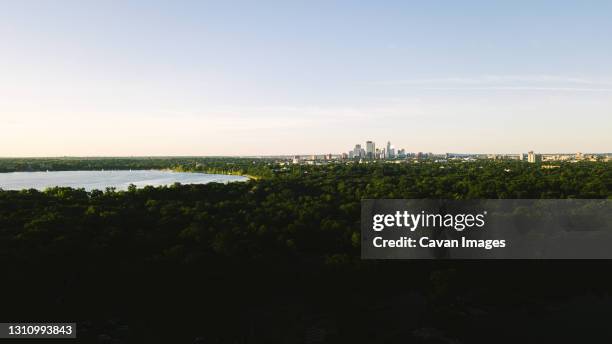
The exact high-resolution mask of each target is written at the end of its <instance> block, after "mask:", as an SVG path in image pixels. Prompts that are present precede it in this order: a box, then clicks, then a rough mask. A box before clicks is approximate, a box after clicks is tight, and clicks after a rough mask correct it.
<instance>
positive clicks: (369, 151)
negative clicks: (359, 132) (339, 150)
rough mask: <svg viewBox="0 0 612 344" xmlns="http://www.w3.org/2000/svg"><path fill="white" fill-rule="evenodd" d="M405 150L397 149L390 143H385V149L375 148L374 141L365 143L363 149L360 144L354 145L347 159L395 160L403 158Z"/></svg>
mask: <svg viewBox="0 0 612 344" xmlns="http://www.w3.org/2000/svg"><path fill="white" fill-rule="evenodd" d="M405 157H406V150H405V149H398V150H396V149H395V147H393V146H392V145H391V142H389V141H388V142H387V147H386V148H376V143H374V141H366V144H365V149H364V148H363V147H361V145H360V144H356V145H355V148H353V150H351V151H349V153H348V158H349V159H369V160H375V159H395V158H405Z"/></svg>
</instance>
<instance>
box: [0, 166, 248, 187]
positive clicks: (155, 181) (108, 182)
mask: <svg viewBox="0 0 612 344" xmlns="http://www.w3.org/2000/svg"><path fill="white" fill-rule="evenodd" d="M247 179H248V178H247V177H243V176H229V175H222V174H206V173H185V172H170V171H154V170H150V171H56V172H11V173H0V189H3V190H22V189H38V190H44V189H45V188H48V187H54V186H69V187H73V188H84V189H85V190H94V189H98V190H104V189H106V188H107V187H114V188H117V190H126V189H127V188H128V186H129V185H130V184H134V185H136V186H137V187H144V186H147V185H151V186H160V185H171V184H174V183H181V184H206V183H211V182H216V183H229V182H238V181H246V180H247Z"/></svg>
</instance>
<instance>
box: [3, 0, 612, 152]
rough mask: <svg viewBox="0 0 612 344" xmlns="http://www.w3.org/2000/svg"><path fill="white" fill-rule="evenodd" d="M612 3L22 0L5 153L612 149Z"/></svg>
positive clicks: (12, 15) (9, 41)
mask: <svg viewBox="0 0 612 344" xmlns="http://www.w3.org/2000/svg"><path fill="white" fill-rule="evenodd" d="M610 18H612V3H610V2H607V1H601V2H596V1H595V2H589V3H588V4H585V3H584V2H580V1H574V2H563V3H559V2H557V1H540V2H537V3H534V2H532V1H513V2H508V3H502V4H500V3H495V4H494V3H491V2H488V1H465V2H461V3H456V2H451V1H448V2H442V3H438V4H433V3H429V2H423V3H420V4H418V3H409V2H403V1H380V2H372V3H357V2H350V1H333V2H331V1H309V2H307V3H303V4H298V3H292V2H285V1H261V2H259V1H258V2H248V1H244V2H232V4H231V5H230V4H229V3H227V2H222V1H219V2H205V1H72V0H64V1H57V2H50V1H28V0H26V1H18V2H17V1H12V2H6V3H4V4H3V5H2V6H1V10H0V42H2V52H1V53H0V129H1V130H2V135H0V157H19V156H27V157H44V156H263V155H292V154H300V155H304V154H324V153H333V154H337V153H342V152H348V151H349V150H350V149H352V148H353V147H354V145H355V144H357V143H359V144H362V145H364V144H365V141H366V140H373V141H375V142H376V145H377V146H380V147H382V146H384V145H386V142H387V141H391V143H392V144H393V146H394V147H396V148H404V149H406V150H407V151H408V152H419V151H421V152H434V153H444V152H454V153H464V152H465V153H525V152H527V151H530V150H534V151H536V152H541V153H557V152H559V153H561V152H563V153H573V152H585V153H587V152H612V135H611V134H610V133H612V63H610V61H612V45H611V44H610V42H609V37H611V36H612V21H610Z"/></svg>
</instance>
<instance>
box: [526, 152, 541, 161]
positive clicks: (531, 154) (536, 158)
mask: <svg viewBox="0 0 612 344" xmlns="http://www.w3.org/2000/svg"><path fill="white" fill-rule="evenodd" d="M540 159H541V157H540V155H538V154H535V153H534V152H533V151H529V153H527V161H528V162H531V163H535V162H539V161H540Z"/></svg>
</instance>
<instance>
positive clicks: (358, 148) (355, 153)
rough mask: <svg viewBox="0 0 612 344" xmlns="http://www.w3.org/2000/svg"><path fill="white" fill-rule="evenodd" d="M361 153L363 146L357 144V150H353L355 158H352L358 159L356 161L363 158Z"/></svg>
mask: <svg viewBox="0 0 612 344" xmlns="http://www.w3.org/2000/svg"><path fill="white" fill-rule="evenodd" d="M361 151H362V149H361V145H360V144H356V145H355V149H353V156H352V157H353V158H356V159H359V158H361V157H362V156H361Z"/></svg>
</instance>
